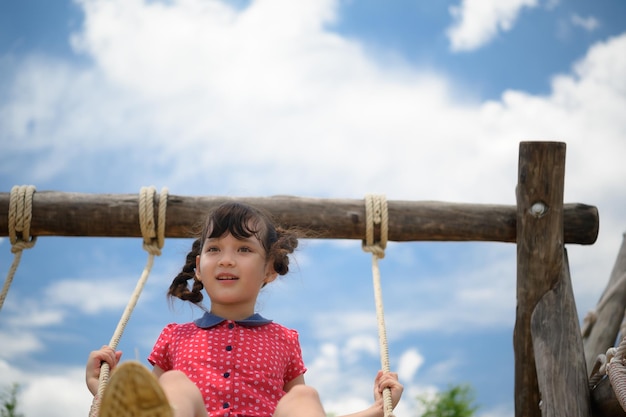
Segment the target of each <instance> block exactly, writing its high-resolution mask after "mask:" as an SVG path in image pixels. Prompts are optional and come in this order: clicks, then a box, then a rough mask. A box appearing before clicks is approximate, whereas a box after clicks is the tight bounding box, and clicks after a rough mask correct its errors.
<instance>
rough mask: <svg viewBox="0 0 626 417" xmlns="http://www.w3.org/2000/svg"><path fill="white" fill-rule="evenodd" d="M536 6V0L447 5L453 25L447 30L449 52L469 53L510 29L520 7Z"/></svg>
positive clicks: (488, 0)
mask: <svg viewBox="0 0 626 417" xmlns="http://www.w3.org/2000/svg"><path fill="white" fill-rule="evenodd" d="M537 5H538V0H462V1H461V5H460V6H451V7H450V14H451V15H452V18H453V19H454V23H453V24H452V26H451V27H450V28H448V30H447V33H446V34H447V36H448V39H449V40H450V48H451V49H452V50H453V51H456V52H459V51H472V50H475V49H478V48H480V47H482V46H484V45H485V44H487V43H489V42H491V40H493V38H495V37H496V36H497V35H498V33H499V32H500V31H502V32H507V31H509V30H511V29H512V28H513V25H514V24H515V21H516V20H517V17H518V15H519V14H520V13H521V11H522V10H523V9H524V8H532V7H536V6H537Z"/></svg>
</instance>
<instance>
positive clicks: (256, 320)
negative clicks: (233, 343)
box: [194, 311, 272, 329]
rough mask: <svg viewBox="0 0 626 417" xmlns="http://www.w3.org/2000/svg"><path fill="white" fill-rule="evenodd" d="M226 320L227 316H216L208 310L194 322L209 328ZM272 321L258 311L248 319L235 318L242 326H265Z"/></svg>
mask: <svg viewBox="0 0 626 417" xmlns="http://www.w3.org/2000/svg"><path fill="white" fill-rule="evenodd" d="M225 321H227V320H226V319H225V318H222V317H220V316H216V315H215V314H212V313H209V312H208V311H207V312H205V313H204V315H203V316H202V317H200V318H199V319H196V320H194V323H195V324H196V326H198V327H202V328H203V329H208V328H211V327H214V326H217V325H218V324H220V323H223V322H225ZM271 322H272V320H268V319H266V318H265V317H263V316H261V315H260V314H258V313H254V314H253V315H251V316H250V317H248V318H247V319H243V320H235V323H237V324H239V325H242V326H246V327H258V326H263V325H265V324H269V323H271Z"/></svg>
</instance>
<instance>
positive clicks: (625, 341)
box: [606, 338, 626, 410]
mask: <svg viewBox="0 0 626 417" xmlns="http://www.w3.org/2000/svg"><path fill="white" fill-rule="evenodd" d="M609 350H611V353H614V355H613V357H611V358H610V359H608V354H607V360H608V363H607V365H606V373H607V375H608V376H609V379H610V380H611V386H612V387H613V391H614V392H615V397H617V401H619V404H620V405H621V406H622V410H626V364H625V363H624V353H625V352H626V338H622V341H621V342H620V344H619V346H618V347H617V348H616V349H615V348H613V349H609Z"/></svg>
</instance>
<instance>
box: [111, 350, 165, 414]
mask: <svg viewBox="0 0 626 417" xmlns="http://www.w3.org/2000/svg"><path fill="white" fill-rule="evenodd" d="M173 416H174V413H173V412H172V408H171V407H170V405H169V404H168V402H167V398H166V397H165V393H164V392H163V389H161V386H160V385H159V382H158V380H157V378H156V377H155V376H154V375H153V374H152V372H150V371H149V370H148V368H146V367H145V366H143V365H142V364H140V363H139V362H135V361H126V362H122V363H120V364H119V365H118V367H117V368H115V370H114V371H113V372H112V373H111V378H110V379H109V383H108V384H107V387H106V389H105V390H104V393H103V394H102V401H101V402H100V417H173Z"/></svg>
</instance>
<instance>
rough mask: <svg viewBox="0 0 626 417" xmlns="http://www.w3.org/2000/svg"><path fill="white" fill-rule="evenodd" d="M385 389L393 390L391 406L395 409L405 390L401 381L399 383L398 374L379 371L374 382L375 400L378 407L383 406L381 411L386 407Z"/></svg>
mask: <svg viewBox="0 0 626 417" xmlns="http://www.w3.org/2000/svg"><path fill="white" fill-rule="evenodd" d="M385 388H389V389H391V404H392V405H393V408H395V407H396V405H398V402H399V401H400V397H401V396H402V391H403V390H404V387H403V386H402V384H401V383H400V381H398V374H397V373H395V372H383V371H378V374H377V375H376V379H375V380H374V400H375V401H376V404H377V405H378V404H379V405H380V406H381V409H382V407H384V405H383V390H385Z"/></svg>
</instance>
